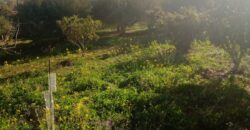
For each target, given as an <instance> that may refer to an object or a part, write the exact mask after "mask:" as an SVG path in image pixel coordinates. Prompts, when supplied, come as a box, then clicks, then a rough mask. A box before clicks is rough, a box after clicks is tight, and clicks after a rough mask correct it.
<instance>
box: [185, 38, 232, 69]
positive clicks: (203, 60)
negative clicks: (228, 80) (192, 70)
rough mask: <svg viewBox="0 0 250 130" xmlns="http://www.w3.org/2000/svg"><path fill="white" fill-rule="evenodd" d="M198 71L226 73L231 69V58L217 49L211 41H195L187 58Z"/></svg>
mask: <svg viewBox="0 0 250 130" xmlns="http://www.w3.org/2000/svg"><path fill="white" fill-rule="evenodd" d="M187 59H188V61H189V62H191V63H192V64H194V65H195V67H196V68H197V69H203V70H212V71H216V72H219V71H224V72H228V71H230V69H231V64H232V62H231V58H230V56H229V54H228V53H227V52H226V51H224V50H223V49H220V48H216V47H215V46H214V45H212V43H211V42H210V41H194V42H193V43H192V45H191V48H190V53H189V54H188V56H187Z"/></svg>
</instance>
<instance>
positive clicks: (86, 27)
mask: <svg viewBox="0 0 250 130" xmlns="http://www.w3.org/2000/svg"><path fill="white" fill-rule="evenodd" d="M58 24H59V26H60V28H61V30H62V32H63V33H64V35H65V36H66V38H67V39H68V40H69V41H70V42H72V43H74V44H76V45H77V46H78V47H80V48H81V49H82V51H84V50H85V44H87V43H88V42H90V41H93V40H96V39H97V38H98V35H97V34H96V32H97V29H98V28H100V26H101V22H100V21H96V20H93V19H92V18H91V17H87V18H79V17H78V16H72V17H64V18H63V19H62V20H60V21H58Z"/></svg>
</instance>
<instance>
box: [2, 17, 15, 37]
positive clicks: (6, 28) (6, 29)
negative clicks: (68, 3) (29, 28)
mask: <svg viewBox="0 0 250 130" xmlns="http://www.w3.org/2000/svg"><path fill="white" fill-rule="evenodd" d="M12 28H13V26H12V24H11V22H10V21H9V20H7V19H6V18H5V17H4V16H0V36H1V37H5V36H6V35H8V34H9V33H10V31H11V29H12Z"/></svg>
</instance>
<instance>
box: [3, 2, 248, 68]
mask: <svg viewBox="0 0 250 130" xmlns="http://www.w3.org/2000/svg"><path fill="white" fill-rule="evenodd" d="M0 5H1V6H0V36H1V44H0V46H1V47H2V46H3V45H6V44H7V45H8V44H9V43H8V42H7V41H9V40H10V39H13V38H15V34H17V31H18V30H19V25H20V28H21V31H20V34H19V37H20V38H44V37H59V36H65V37H66V38H67V39H68V40H69V41H72V42H73V43H75V44H77V45H78V46H79V47H80V48H82V49H83V45H84V44H83V43H86V42H88V41H91V40H93V39H96V38H97V35H96V33H95V32H96V31H97V29H98V27H100V26H99V25H100V22H102V23H103V25H109V26H113V27H115V28H116V29H117V32H118V33H120V34H123V33H125V32H126V28H127V27H128V26H131V25H133V24H135V23H138V22H143V23H145V24H146V25H147V26H148V31H149V32H152V33H156V34H159V33H161V34H163V35H164V36H165V37H167V38H168V39H170V40H172V41H174V42H175V43H176V44H177V48H179V49H180V50H182V51H187V50H188V48H189V45H190V43H191V42H192V41H193V40H204V39H205V40H211V41H212V42H213V43H214V44H216V45H218V46H220V47H222V48H224V49H225V50H227V51H228V52H230V55H231V57H232V61H233V62H234V66H235V69H234V71H236V70H237V68H238V66H239V63H240V61H241V58H242V57H243V55H244V54H245V53H246V52H247V49H248V48H249V46H250V44H249V41H250V37H249V33H250V24H249V20H250V9H249V6H250V1H248V0H238V1H235V0H178V1H176V0H0ZM95 20H98V21H95ZM93 23H94V24H93ZM86 27H89V28H88V29H85V28H86ZM84 29H85V30H84ZM86 32H87V33H86Z"/></svg>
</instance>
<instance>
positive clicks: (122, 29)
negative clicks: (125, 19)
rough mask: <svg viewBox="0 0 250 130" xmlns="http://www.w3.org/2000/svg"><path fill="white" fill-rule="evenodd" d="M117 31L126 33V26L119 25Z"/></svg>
mask: <svg viewBox="0 0 250 130" xmlns="http://www.w3.org/2000/svg"><path fill="white" fill-rule="evenodd" d="M117 32H118V33H119V34H124V33H125V32H126V26H125V25H122V24H121V25H117Z"/></svg>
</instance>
